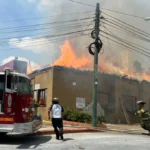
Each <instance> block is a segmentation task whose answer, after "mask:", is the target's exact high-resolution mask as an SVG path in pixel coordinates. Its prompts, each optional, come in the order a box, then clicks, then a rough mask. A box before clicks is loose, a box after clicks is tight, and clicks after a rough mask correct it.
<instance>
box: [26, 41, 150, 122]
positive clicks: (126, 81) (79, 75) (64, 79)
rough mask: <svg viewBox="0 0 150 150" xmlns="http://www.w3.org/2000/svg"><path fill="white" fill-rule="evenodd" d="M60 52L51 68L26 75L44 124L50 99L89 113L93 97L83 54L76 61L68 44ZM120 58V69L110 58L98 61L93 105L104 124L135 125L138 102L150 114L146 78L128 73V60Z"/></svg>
mask: <svg viewBox="0 0 150 150" xmlns="http://www.w3.org/2000/svg"><path fill="white" fill-rule="evenodd" d="M60 49H61V56H60V57H59V58H58V59H57V60H56V61H55V62H54V64H52V65H49V66H48V67H45V68H43V69H39V70H36V71H33V72H32V73H30V74H29V77H30V78H31V79H32V84H33V85H34V99H35V100H36V101H37V102H38V103H39V104H40V107H39V108H38V112H39V113H41V114H42V116H43V119H45V120H47V117H48V116H47V110H48V107H49V106H50V105H51V100H52V98H53V97H58V98H59V99H60V103H61V104H62V105H63V106H64V108H68V107H69V108H76V109H78V110H80V111H81V110H86V111H87V112H88V113H90V110H88V108H90V107H89V106H91V103H92V95H93V70H92V68H93V60H92V57H91V56H88V55H86V53H85V54H84V55H81V56H80V57H77V55H76V53H75V50H74V48H73V47H72V46H71V45H70V43H69V42H68V41H66V42H65V43H64V44H63V45H62V46H61V47H60ZM100 56H101V55H100ZM100 56H99V57H100ZM122 57H123V58H124V59H123V60H124V61H123V64H122V65H120V64H119V65H117V64H116V60H115V59H114V58H111V57H108V58H105V59H104V58H103V57H100V59H99V66H98V67H99V74H98V80H99V85H98V89H99V91H98V93H97V96H98V102H97V103H98V104H99V106H101V108H102V109H103V111H104V114H105V116H106V119H107V122H110V123H118V122H119V123H135V122H138V117H136V116H135V115H134V113H135V111H136V110H137V106H136V101H137V100H138V99H142V100H144V101H146V102H147V105H146V106H147V109H148V110H150V92H149V89H150V83H149V80H150V76H149V75H148V74H146V73H140V74H135V73H133V72H129V70H128V69H127V63H128V57H127V58H125V54H122ZM120 63H121V60H120ZM104 72H105V73H104ZM137 79H140V80H137ZM98 111H99V112H101V110H98Z"/></svg>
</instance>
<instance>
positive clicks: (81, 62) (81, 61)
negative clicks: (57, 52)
mask: <svg viewBox="0 0 150 150" xmlns="http://www.w3.org/2000/svg"><path fill="white" fill-rule="evenodd" d="M60 49H61V56H60V58H59V59H58V60H56V61H55V62H54V64H53V65H54V66H65V67H68V68H70V67H72V68H76V69H81V68H86V67H88V65H89V64H90V63H91V61H90V60H89V59H88V58H87V57H86V56H85V55H82V56H81V57H80V58H77V56H76V54H75V50H74V49H73V48H72V47H71V45H70V43H69V41H66V42H65V43H64V45H62V46H60Z"/></svg>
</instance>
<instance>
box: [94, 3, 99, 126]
mask: <svg viewBox="0 0 150 150" xmlns="http://www.w3.org/2000/svg"><path fill="white" fill-rule="evenodd" d="M99 23H100V9H99V3H97V5H96V20H95V43H98V39H99ZM97 93H98V49H97V47H96V46H95V52H94V89H93V114H92V125H93V126H94V127H96V126H97Z"/></svg>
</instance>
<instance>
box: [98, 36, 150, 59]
mask: <svg viewBox="0 0 150 150" xmlns="http://www.w3.org/2000/svg"><path fill="white" fill-rule="evenodd" d="M100 35H101V36H102V37H104V38H106V39H107V37H106V36H105V35H103V34H100ZM109 40H110V41H112V42H114V43H117V44H119V45H122V46H124V47H126V48H128V49H130V50H132V51H136V52H138V53H140V54H142V55H144V56H147V57H150V55H147V54H145V53H143V52H140V51H137V50H136V49H134V48H132V47H130V46H128V45H126V44H124V43H120V42H118V41H116V40H114V39H111V38H109Z"/></svg>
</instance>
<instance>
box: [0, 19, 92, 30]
mask: <svg viewBox="0 0 150 150" xmlns="http://www.w3.org/2000/svg"><path fill="white" fill-rule="evenodd" d="M93 18H94V17H87V18H80V19H71V20H65V21H55V22H48V23H42V24H33V25H27V26H18V27H9V28H0V30H10V29H20V28H27V27H37V26H41V25H52V24H57V23H68V22H75V21H82V20H89V19H93Z"/></svg>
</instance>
